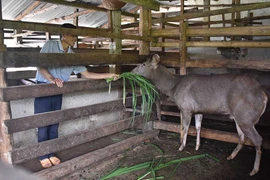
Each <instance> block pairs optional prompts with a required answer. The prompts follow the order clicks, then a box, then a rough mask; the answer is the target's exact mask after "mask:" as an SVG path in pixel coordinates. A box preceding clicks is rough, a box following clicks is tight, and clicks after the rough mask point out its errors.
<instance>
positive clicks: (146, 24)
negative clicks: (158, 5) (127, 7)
mask: <svg viewBox="0 0 270 180" xmlns="http://www.w3.org/2000/svg"><path fill="white" fill-rule="evenodd" d="M151 26H152V22H151V10H149V9H145V8H143V7H141V8H140V23H139V33H140V35H141V36H149V35H150V28H151ZM149 52H150V42H149V41H140V44H139V54H140V55H148V54H149Z"/></svg>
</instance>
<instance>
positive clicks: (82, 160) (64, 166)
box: [34, 130, 159, 179]
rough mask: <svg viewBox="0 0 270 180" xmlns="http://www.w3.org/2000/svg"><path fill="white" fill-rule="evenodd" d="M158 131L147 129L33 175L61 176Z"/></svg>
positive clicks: (46, 177)
mask: <svg viewBox="0 0 270 180" xmlns="http://www.w3.org/2000/svg"><path fill="white" fill-rule="evenodd" d="M158 134H159V131H156V130H154V131H149V132H146V133H143V134H141V135H137V136H134V137H131V138H128V139H126V140H123V141H121V142H118V143H115V144H112V145H109V146H107V147H105V148H102V149H99V150H96V151H93V152H90V153H87V154H85V155H83V156H79V157H77V158H74V159H72V160H69V161H66V162H63V163H61V164H59V165H57V166H53V167H51V168H49V169H44V170H42V171H40V172H38V173H35V174H34V175H37V176H39V177H42V178H44V179H57V178H60V177H63V176H65V175H67V174H69V173H71V172H73V171H76V170H78V169H81V168H84V167H86V166H89V165H92V164H94V163H96V162H99V161H101V160H104V159H106V158H108V157H110V156H112V155H116V154H118V153H121V152H124V151H125V150H127V149H130V148H133V147H135V146H138V145H140V144H141V143H142V142H144V141H146V140H148V139H151V138H153V137H156V136H157V135H158Z"/></svg>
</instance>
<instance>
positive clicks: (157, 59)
mask: <svg viewBox="0 0 270 180" xmlns="http://www.w3.org/2000/svg"><path fill="white" fill-rule="evenodd" d="M159 61H160V57H159V55H158V54H155V55H153V57H152V63H153V65H154V67H155V68H157V66H158V63H159Z"/></svg>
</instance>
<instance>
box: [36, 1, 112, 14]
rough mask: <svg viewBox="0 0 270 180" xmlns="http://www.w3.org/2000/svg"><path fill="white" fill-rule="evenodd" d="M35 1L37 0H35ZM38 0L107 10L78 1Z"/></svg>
mask: <svg viewBox="0 0 270 180" xmlns="http://www.w3.org/2000/svg"><path fill="white" fill-rule="evenodd" d="M35 1H37V0H35ZM38 1H43V2H48V3H52V4H60V5H64V6H71V7H78V8H84V9H92V10H96V11H103V12H107V9H105V8H101V7H97V6H95V5H90V4H83V3H78V2H69V1H63V0H38Z"/></svg>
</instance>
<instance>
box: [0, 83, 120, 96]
mask: <svg viewBox="0 0 270 180" xmlns="http://www.w3.org/2000/svg"><path fill="white" fill-rule="evenodd" d="M111 85H112V88H115V87H119V86H122V81H121V80H119V81H116V82H112V84H111ZM106 88H107V89H108V88H109V84H108V83H106V81H105V80H79V81H69V82H65V83H64V86H63V87H62V88H58V87H57V86H56V85H54V84H37V85H28V86H12V87H6V88H1V89H0V90H1V91H0V99H1V101H12V100H17V99H25V98H35V97H43V96H50V95H56V94H65V93H71V92H78V91H91V90H97V89H106Z"/></svg>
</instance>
